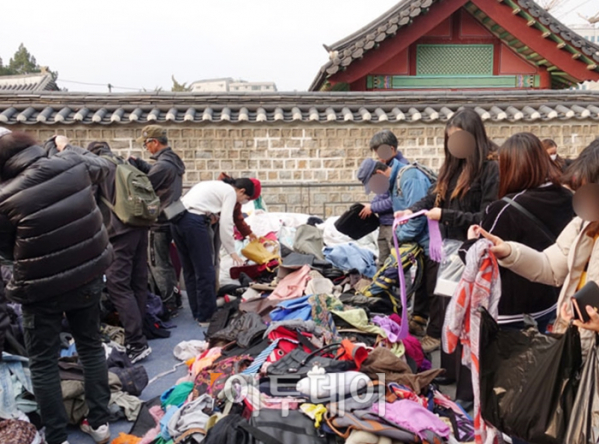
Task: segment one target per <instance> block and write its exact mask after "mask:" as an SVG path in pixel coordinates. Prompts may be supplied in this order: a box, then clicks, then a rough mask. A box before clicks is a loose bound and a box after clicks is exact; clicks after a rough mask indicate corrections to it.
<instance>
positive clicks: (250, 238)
mask: <svg viewBox="0 0 599 444" xmlns="http://www.w3.org/2000/svg"><path fill="white" fill-rule="evenodd" d="M248 239H249V240H250V242H253V241H255V240H258V236H256V235H255V234H254V233H250V234H249V236H248Z"/></svg>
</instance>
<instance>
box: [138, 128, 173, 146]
mask: <svg viewBox="0 0 599 444" xmlns="http://www.w3.org/2000/svg"><path fill="white" fill-rule="evenodd" d="M160 137H166V130H165V129H164V128H162V127H161V126H158V125H147V126H144V127H143V128H142V130H141V136H140V137H138V138H137V139H136V140H135V141H136V142H137V143H143V142H144V140H146V139H158V138H160Z"/></svg>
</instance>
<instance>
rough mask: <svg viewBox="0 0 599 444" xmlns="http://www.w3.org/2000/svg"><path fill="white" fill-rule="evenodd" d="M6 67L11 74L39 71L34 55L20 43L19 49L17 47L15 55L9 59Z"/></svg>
mask: <svg viewBox="0 0 599 444" xmlns="http://www.w3.org/2000/svg"><path fill="white" fill-rule="evenodd" d="M8 69H9V71H11V72H12V73H13V74H32V73H36V72H41V68H40V67H39V65H38V64H37V62H36V61H35V57H33V55H31V53H30V52H29V51H27V48H25V45H23V44H22V43H21V44H20V45H19V49H17V52H15V55H14V56H13V57H12V59H10V62H9V63H8Z"/></svg>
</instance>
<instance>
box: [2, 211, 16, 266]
mask: <svg viewBox="0 0 599 444" xmlns="http://www.w3.org/2000/svg"><path fill="white" fill-rule="evenodd" d="M15 232H16V230H15V227H14V225H13V224H12V223H11V222H10V220H9V219H8V217H6V216H5V215H4V214H0V256H2V257H3V258H4V259H6V260H10V261H11V260H13V251H14V247H15Z"/></svg>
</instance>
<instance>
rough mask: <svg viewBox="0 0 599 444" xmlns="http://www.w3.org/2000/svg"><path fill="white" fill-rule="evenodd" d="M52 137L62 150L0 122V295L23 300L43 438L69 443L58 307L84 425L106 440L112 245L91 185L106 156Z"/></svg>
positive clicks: (99, 174)
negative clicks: (106, 289) (1, 280)
mask: <svg viewBox="0 0 599 444" xmlns="http://www.w3.org/2000/svg"><path fill="white" fill-rule="evenodd" d="M56 142H57V147H58V150H59V151H60V153H59V154H58V155H56V156H53V157H50V158H49V157H48V154H47V152H46V151H45V150H44V149H43V148H42V147H41V146H39V145H38V144H37V143H36V142H35V140H33V139H32V138H31V137H30V136H29V135H27V134H25V133H17V132H15V133H11V132H10V131H8V130H6V129H3V128H0V255H2V256H3V257H5V258H6V259H10V260H12V261H13V263H14V273H13V276H12V279H11V280H10V281H9V282H8V284H7V286H6V296H7V298H8V299H9V300H12V301H14V302H18V303H20V304H22V307H23V325H24V330H25V345H26V347H27V352H28V354H29V365H30V368H31V380H32V383H33V391H34V393H35V397H36V400H37V402H38V404H39V408H40V412H41V418H42V422H43V424H44V425H45V427H46V441H47V442H48V444H63V443H66V442H67V430H66V426H67V415H66V412H65V408H64V405H63V401H62V392H61V387H60V376H59V373H58V357H59V351H60V338H59V334H60V332H61V323H62V319H63V315H66V318H67V320H68V322H69V325H70V328H71V332H72V334H73V338H74V339H75V343H76V346H77V352H78V355H79V358H80V360H81V363H82V364H83V368H84V374H85V399H86V401H87V405H88V407H89V414H88V417H87V419H86V420H85V421H84V422H83V423H82V425H81V428H82V430H83V431H84V432H86V433H89V434H90V435H91V436H92V437H93V439H94V440H95V441H96V442H97V443H106V442H108V441H109V440H110V430H109V427H108V415H109V412H108V402H109V400H110V389H109V387H108V372H107V369H106V359H105V356H104V348H103V347H102V343H101V340H100V305H99V303H100V291H101V289H102V286H103V283H102V275H103V273H104V271H105V270H106V269H107V268H108V266H109V265H110V262H111V261H112V256H113V253H112V248H111V246H110V244H109V242H108V235H107V233H106V229H105V228H104V226H103V224H102V215H101V213H100V210H99V209H98V207H97V206H96V202H95V199H94V193H93V189H92V188H93V185H94V184H97V183H98V182H99V181H100V180H102V179H103V178H104V176H105V175H106V173H107V172H108V165H107V163H106V161H105V160H103V159H100V158H98V157H97V156H94V155H92V154H91V153H88V152H86V151H85V150H83V149H81V148H74V147H65V146H64V142H63V143H61V141H60V140H59V138H57V140H56ZM84 153H86V154H88V155H84Z"/></svg>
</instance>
